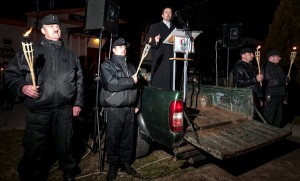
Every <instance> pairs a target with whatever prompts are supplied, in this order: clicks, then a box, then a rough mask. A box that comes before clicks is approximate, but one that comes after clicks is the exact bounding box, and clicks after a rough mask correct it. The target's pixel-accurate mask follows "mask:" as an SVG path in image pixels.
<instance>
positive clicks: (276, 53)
mask: <svg viewBox="0 0 300 181" xmlns="http://www.w3.org/2000/svg"><path fill="white" fill-rule="evenodd" d="M273 55H278V56H280V57H281V53H280V52H279V51H278V50H270V51H268V52H267V53H266V57H267V58H269V57H270V56H273Z"/></svg>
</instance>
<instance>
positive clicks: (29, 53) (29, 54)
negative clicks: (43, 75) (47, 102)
mask: <svg viewBox="0 0 300 181" xmlns="http://www.w3.org/2000/svg"><path fill="white" fill-rule="evenodd" d="M31 31H32V27H31V28H30V29H29V30H28V31H27V32H26V33H25V34H24V35H23V42H22V48H23V53H24V56H25V59H26V61H27V64H28V67H29V70H30V74H31V79H32V85H33V86H34V87H36V84H35V76H34V69H33V61H34V56H33V48H32V42H31V41H30V39H29V34H30V33H31Z"/></svg>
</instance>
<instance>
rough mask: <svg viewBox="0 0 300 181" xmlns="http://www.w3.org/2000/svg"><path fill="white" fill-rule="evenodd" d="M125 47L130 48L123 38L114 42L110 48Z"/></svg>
mask: <svg viewBox="0 0 300 181" xmlns="http://www.w3.org/2000/svg"><path fill="white" fill-rule="evenodd" d="M122 45H125V46H126V48H128V47H129V46H130V43H128V42H126V41H125V39H124V38H118V39H117V40H116V41H114V43H113V45H112V48H115V46H122Z"/></svg>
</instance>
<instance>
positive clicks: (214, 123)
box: [185, 107, 292, 160]
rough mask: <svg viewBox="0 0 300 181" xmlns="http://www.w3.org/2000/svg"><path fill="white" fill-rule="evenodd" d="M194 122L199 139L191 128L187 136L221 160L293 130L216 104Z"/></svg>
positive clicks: (255, 147)
mask: <svg viewBox="0 0 300 181" xmlns="http://www.w3.org/2000/svg"><path fill="white" fill-rule="evenodd" d="M193 123H194V124H195V125H196V127H197V128H198V129H197V135H198V138H199V139H197V137H196V135H195V132H188V133H186V134H185V140H186V141H188V142H190V143H191V144H192V145H194V146H195V147H197V148H200V149H202V150H204V151H205V152H207V153H209V154H211V155H212V156H214V157H216V158H218V159H220V160H222V159H226V158H231V157H235V156H238V155H242V154H245V153H247V152H249V151H252V150H255V149H258V148H260V147H262V146H265V145H268V144H270V143H273V142H276V141H279V140H281V139H283V138H285V137H287V136H289V135H291V133H292V132H291V131H288V130H283V129H280V128H277V127H274V126H271V125H267V124H264V123H262V122H259V121H256V120H252V119H247V118H246V117H242V115H239V114H235V113H232V112H229V111H225V110H222V109H218V108H215V107H211V108H207V109H205V110H202V111H200V114H199V115H198V116H197V117H196V118H195V119H194V120H193Z"/></svg>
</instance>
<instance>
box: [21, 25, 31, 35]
mask: <svg viewBox="0 0 300 181" xmlns="http://www.w3.org/2000/svg"><path fill="white" fill-rule="evenodd" d="M31 31H32V27H31V28H30V29H29V30H28V31H26V33H25V34H24V35H23V36H24V37H28V36H29V34H30V33H31Z"/></svg>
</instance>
